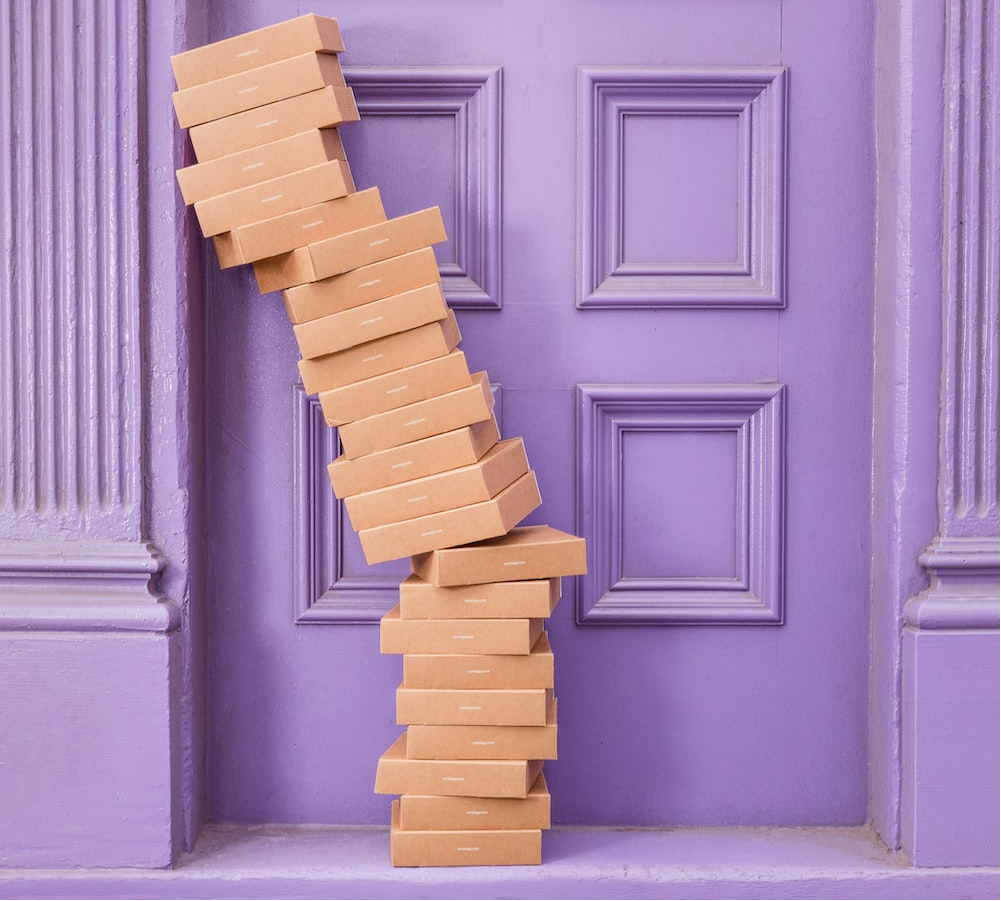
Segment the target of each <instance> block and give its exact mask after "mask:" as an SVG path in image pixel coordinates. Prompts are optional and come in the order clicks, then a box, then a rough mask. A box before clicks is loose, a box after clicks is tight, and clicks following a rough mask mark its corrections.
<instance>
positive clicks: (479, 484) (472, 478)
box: [344, 438, 528, 531]
mask: <svg viewBox="0 0 1001 901" xmlns="http://www.w3.org/2000/svg"><path fill="white" fill-rule="evenodd" d="M526 472H528V457H527V456H526V454H525V445H524V442H523V441H522V439H521V438H509V439H507V440H506V441H501V442H499V443H497V444H495V445H494V446H493V447H492V448H490V450H488V451H487V452H486V453H485V454H484V455H483V456H482V457H481V458H480V459H479V460H477V461H476V462H475V463H471V464H470V465H469V466H460V467H459V468H457V469H451V470H448V471H447V472H440V473H437V474H436V475H433V476H425V477H424V478H421V479H414V480H413V481H411V482H404V483H402V484H400V485H393V486H390V487H388V488H378V489H376V490H375V491H368V492H365V493H363V494H356V495H353V496H352V497H349V498H346V499H345V501H344V506H345V508H346V509H347V511H348V516H349V517H350V519H351V525H352V527H353V528H354V529H355V530H356V531H360V530H362V529H372V528H375V527H377V526H384V525H388V524H389V523H393V522H402V521H404V520H407V519H416V518H417V517H418V516H427V515H429V514H431V513H440V512H442V511H443V510H454V509H455V508H457V507H466V506H468V505H469V504H478V503H480V502H481V501H488V500H490V499H491V498H492V497H495V496H496V495H497V494H499V493H500V492H501V491H502V490H503V489H504V488H506V487H507V486H508V485H510V484H511V483H512V482H513V481H514V480H515V479H517V478H518V477H520V476H523V475H524V474H525V473H526Z"/></svg>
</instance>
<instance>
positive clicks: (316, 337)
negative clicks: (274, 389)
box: [292, 282, 448, 360]
mask: <svg viewBox="0 0 1001 901" xmlns="http://www.w3.org/2000/svg"><path fill="white" fill-rule="evenodd" d="M447 315H448V304H446V303H445V295H444V294H442V291H441V285H440V284H439V283H438V282H434V283H433V284H430V285H423V286H422V287H420V288H414V290H412V291H405V292H404V293H403V294H394V295H393V296H392V297H384V298H383V299H382V300H373V301H372V302H371V303H367V304H364V305H363V306H360V307H352V308H351V309H350V310H342V311H341V312H340V313H331V314H330V315H329V316H322V317H320V318H319V319H311V320H310V321H309V322H301V323H299V325H295V326H293V327H292V330H293V331H294V332H295V339H296V342H297V343H298V344H299V353H301V354H302V356H303V357H304V358H305V359H307V360H310V359H313V358H314V357H322V356H324V355H325V354H329V353H335V352H336V351H339V350H346V349H347V348H349V347H354V346H355V345H356V344H364V343H365V342H367V341H374V340H375V339H376V338H384V337H386V335H395V334H396V333H397V332H405V331H409V330H410V329H412V328H417V327H418V326H420V325H426V324H427V323H429V322H437V321H438V320H439V319H444V318H445V317H446V316H447Z"/></svg>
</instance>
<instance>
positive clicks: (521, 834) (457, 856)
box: [389, 800, 542, 867]
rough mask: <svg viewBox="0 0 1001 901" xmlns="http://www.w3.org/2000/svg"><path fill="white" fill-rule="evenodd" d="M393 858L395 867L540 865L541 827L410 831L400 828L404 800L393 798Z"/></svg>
mask: <svg viewBox="0 0 1001 901" xmlns="http://www.w3.org/2000/svg"><path fill="white" fill-rule="evenodd" d="M391 815H392V822H391V827H390V832H389V859H390V862H391V863H392V865H393V866H394V867H485V866H491V867H497V866H538V865H540V864H541V863H542V830H541V829H502V830H490V829H478V830H466V831H461V832H460V831H455V832H450V831H445V830H442V829H429V830H421V831H409V830H404V829H401V828H400V802H399V801H398V800H394V801H393V807H392V814H391Z"/></svg>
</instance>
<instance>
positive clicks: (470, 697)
mask: <svg viewBox="0 0 1001 901" xmlns="http://www.w3.org/2000/svg"><path fill="white" fill-rule="evenodd" d="M552 701H553V690H552V689H551V688H484V689H469V688H465V689H463V688H406V687H405V686H403V685H401V686H400V687H399V688H397V689H396V722H397V723H398V724H399V725H401V726H405V725H410V724H412V723H413V724H421V725H437V726H544V725H545V724H546V715H547V713H548V712H549V707H550V705H551V704H552Z"/></svg>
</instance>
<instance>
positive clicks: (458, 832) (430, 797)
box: [376, 733, 552, 867]
mask: <svg viewBox="0 0 1001 901" xmlns="http://www.w3.org/2000/svg"><path fill="white" fill-rule="evenodd" d="M526 778H527V780H528V782H529V787H528V789H527V790H525V791H524V792H523V786H524V782H523V780H524V779H526ZM376 791H380V792H383V793H387V794H399V795H400V797H399V798H398V799H396V800H394V801H393V807H392V823H391V830H390V860H391V863H392V865H393V866H394V867H448V866H516V865H520V866H537V865H539V864H541V863H542V832H543V830H546V829H549V828H550V823H551V807H552V800H551V798H550V795H549V788H548V786H547V785H546V780H545V777H544V776H543V774H542V762H541V761H538V760H478V761H457V760H415V759H413V758H408V757H407V735H406V733H405V734H404V735H401V736H400V738H399V739H397V741H396V742H394V744H393V745H392V747H390V749H389V750H388V751H386V753H385V754H384V755H383V756H382V757H381V758H380V760H379V768H378V770H377V773H376Z"/></svg>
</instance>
